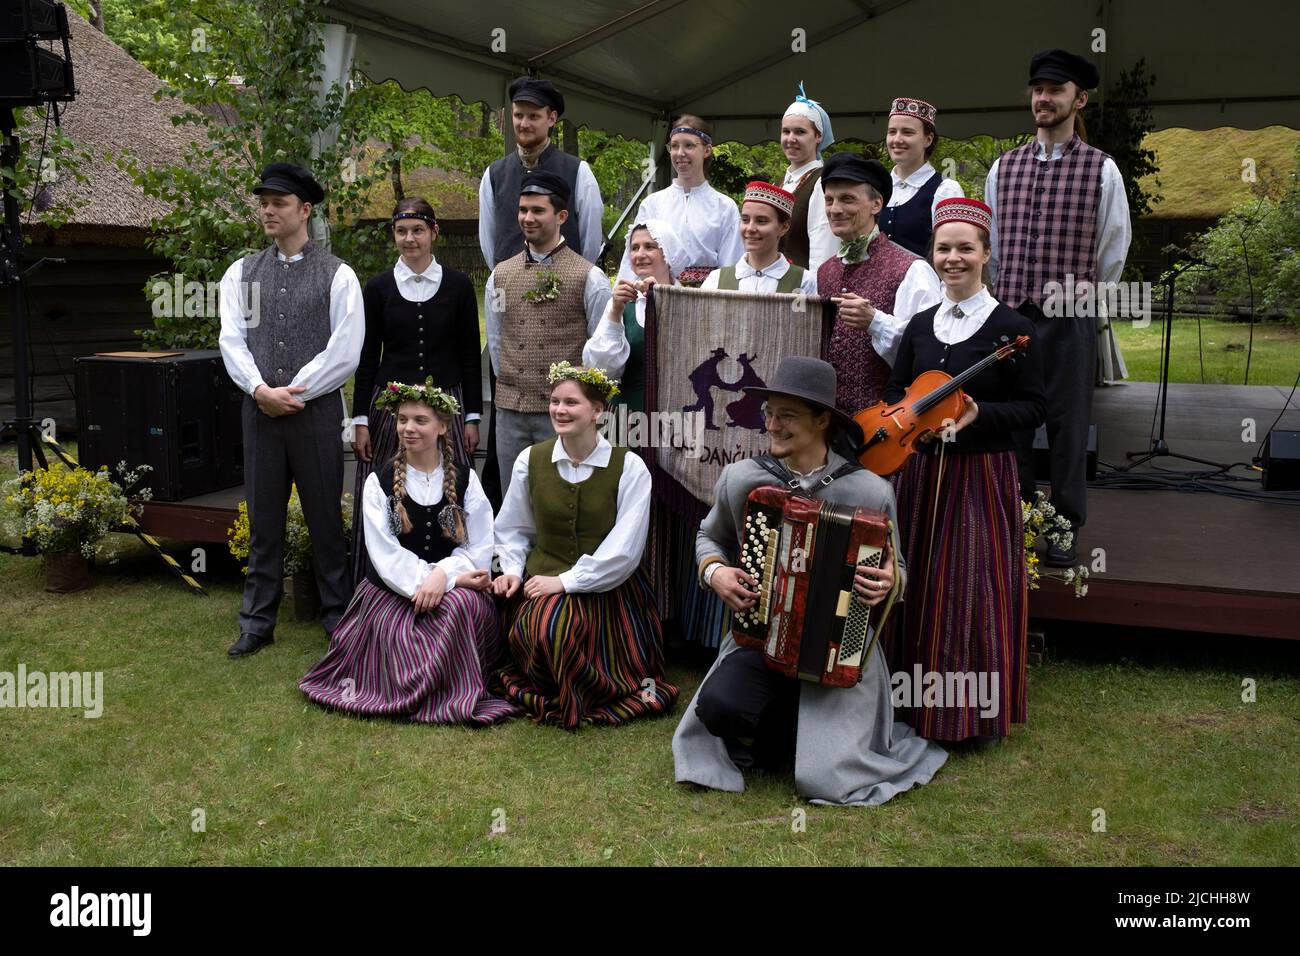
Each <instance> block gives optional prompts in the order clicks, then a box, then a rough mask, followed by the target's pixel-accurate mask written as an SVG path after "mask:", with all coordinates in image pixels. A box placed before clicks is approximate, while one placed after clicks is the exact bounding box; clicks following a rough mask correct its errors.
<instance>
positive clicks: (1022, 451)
mask: <svg viewBox="0 0 1300 956" xmlns="http://www.w3.org/2000/svg"><path fill="white" fill-rule="evenodd" d="M1016 311H1017V312H1019V313H1020V314H1021V315H1023V316H1025V317H1027V318H1028V319H1029V320H1030V321H1031V322H1033V323H1034V339H1035V341H1034V347H1035V348H1036V349H1038V354H1039V356H1040V357H1041V361H1042V368H1043V390H1044V391H1045V392H1046V393H1047V443H1048V446H1049V447H1048V460H1049V462H1050V463H1051V481H1052V498H1051V500H1052V505H1053V507H1055V508H1056V510H1057V512H1058V513H1059V514H1061V515H1063V516H1064V517H1065V518H1067V519H1069V522H1070V524H1071V526H1072V527H1073V528H1074V529H1075V530H1076V531H1077V530H1078V529H1079V528H1082V527H1083V524H1084V522H1085V521H1087V519H1088V480H1087V473H1088V424H1089V422H1090V421H1091V420H1092V390H1093V387H1094V380H1095V376H1096V370H1097V321H1096V319H1093V318H1091V317H1087V318H1085V317H1078V316H1057V317H1048V316H1045V315H1043V313H1042V310H1041V309H1039V308H1038V307H1037V306H1036V305H1034V304H1033V303H1032V302H1028V301H1026V302H1025V303H1023V304H1022V305H1020V306H1019V307H1018V308H1017V309H1016ZM1013 437H1014V439H1015V443H1016V463H1017V465H1018V466H1019V471H1020V494H1021V497H1023V498H1024V499H1025V500H1026V501H1033V499H1034V487H1035V482H1034V429H1032V428H1026V429H1023V430H1021V431H1018V432H1015V433H1014V436H1013Z"/></svg>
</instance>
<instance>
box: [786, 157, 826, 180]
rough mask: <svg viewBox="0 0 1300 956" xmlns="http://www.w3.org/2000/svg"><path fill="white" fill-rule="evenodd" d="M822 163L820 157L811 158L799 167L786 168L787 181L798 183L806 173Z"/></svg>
mask: <svg viewBox="0 0 1300 956" xmlns="http://www.w3.org/2000/svg"><path fill="white" fill-rule="evenodd" d="M821 164H822V161H821V160H820V159H810V160H809V161H808V162H806V163H804V164H803V165H802V166H800V167H799V168H798V169H790V170H786V174H785V181H786V182H787V183H797V182H798V181H799V180H801V179H803V177H804V174H806V173H808V172H810V171H812V170H814V169H817V168H818V167H820V166H821Z"/></svg>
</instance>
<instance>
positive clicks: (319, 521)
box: [239, 392, 362, 637]
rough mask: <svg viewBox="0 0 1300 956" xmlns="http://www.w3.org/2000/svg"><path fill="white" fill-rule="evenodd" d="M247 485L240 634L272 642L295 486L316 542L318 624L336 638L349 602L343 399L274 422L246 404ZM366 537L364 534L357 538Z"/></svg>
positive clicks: (313, 404) (315, 403) (322, 401)
mask: <svg viewBox="0 0 1300 956" xmlns="http://www.w3.org/2000/svg"><path fill="white" fill-rule="evenodd" d="M243 424H244V483H245V494H246V497H247V499H248V528H249V544H248V578H247V580H246V581H245V582H244V606H243V608H242V609H241V610H240V612H239V630H240V633H245V634H256V635H258V636H261V637H267V636H270V635H271V633H272V632H273V631H274V630H275V620H276V613H277V612H278V611H279V608H280V598H281V597H283V596H284V534H285V521H286V517H287V514H288V505H289V490H290V486H291V485H297V487H298V498H299V500H300V501H301V502H302V513H303V517H304V518H305V519H306V521H307V530H308V533H309V534H310V535H311V560H312V568H313V569H314V571H315V573H316V586H317V588H318V589H319V590H320V622H321V625H322V626H323V627H324V628H325V630H326V631H333V630H334V627H335V626H336V625H337V624H338V622H339V619H340V618H341V617H343V611H344V610H345V609H346V608H347V605H348V601H349V600H350V599H351V597H352V575H351V570H350V569H349V567H348V560H347V546H346V543H345V541H344V538H343V517H342V510H341V507H340V504H339V500H340V498H341V497H342V495H343V401H342V398H341V397H340V394H339V393H338V392H331V393H330V394H329V395H325V396H322V397H321V398H316V399H312V400H311V401H310V402H308V403H307V406H306V407H305V408H304V409H303V410H302V411H300V412H296V413H295V414H293V415H284V416H282V417H280V418H272V417H271V416H269V415H264V414H262V412H260V411H259V410H258V408H257V403H256V402H254V401H253V399H252V398H249V397H247V396H246V397H245V398H244V407H243ZM353 533H354V534H361V533H362V531H361V529H360V528H357V529H355V530H354V532H353Z"/></svg>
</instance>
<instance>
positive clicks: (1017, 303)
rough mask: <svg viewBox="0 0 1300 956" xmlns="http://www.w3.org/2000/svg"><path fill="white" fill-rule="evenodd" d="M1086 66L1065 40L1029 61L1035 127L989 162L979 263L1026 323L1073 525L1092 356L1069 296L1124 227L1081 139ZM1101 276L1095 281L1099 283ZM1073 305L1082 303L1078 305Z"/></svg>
mask: <svg viewBox="0 0 1300 956" xmlns="http://www.w3.org/2000/svg"><path fill="white" fill-rule="evenodd" d="M1098 79H1099V77H1098V74H1097V68H1096V67H1095V66H1094V65H1093V64H1092V63H1091V62H1090V61H1088V60H1086V59H1084V58H1083V57H1081V56H1077V55H1075V54H1073V53H1068V52H1066V51H1065V50H1046V51H1044V52H1042V53H1038V54H1035V56H1034V57H1033V59H1032V60H1031V62H1030V65H1029V96H1030V108H1031V109H1032V110H1033V115H1034V123H1035V125H1036V126H1037V128H1038V135H1037V136H1036V137H1035V139H1034V140H1033V141H1032V142H1030V143H1027V144H1026V145H1024V146H1021V147H1018V148H1017V149H1013V150H1009V151H1008V152H1006V153H1003V154H1002V156H1001V157H999V158H998V160H997V161H996V162H994V164H993V166H992V168H990V169H989V175H988V179H987V180H986V182H985V184H984V201H985V202H986V203H988V205H989V206H990V207H991V208H992V209H993V228H992V230H990V233H989V239H990V242H991V245H992V257H991V258H990V260H989V264H988V275H989V277H990V278H991V279H992V280H993V282H994V287H993V295H994V296H995V297H996V298H997V299H998V300H999V301H1000V302H1002V303H1003V304H1005V305H1009V306H1011V307H1012V308H1014V309H1016V310H1017V311H1018V312H1020V313H1021V314H1023V315H1025V316H1027V317H1029V319H1030V320H1031V321H1032V322H1033V323H1034V329H1035V331H1036V333H1037V334H1036V337H1037V339H1038V341H1039V345H1038V349H1039V355H1041V356H1042V357H1043V378H1044V384H1045V385H1046V389H1047V439H1048V443H1049V445H1050V456H1049V457H1050V461H1051V481H1052V504H1053V505H1054V506H1055V507H1056V510H1057V511H1058V512H1059V513H1060V514H1062V515H1063V516H1064V517H1066V518H1067V519H1069V521H1070V524H1071V526H1072V527H1073V528H1074V530H1075V532H1076V534H1077V532H1078V530H1079V528H1081V527H1082V526H1083V523H1084V521H1085V520H1087V516H1088V500H1087V493H1088V492H1087V482H1086V478H1085V474H1086V458H1087V441H1088V424H1089V420H1090V418H1091V417H1092V389H1093V381H1094V372H1095V368H1096V364H1097V337H1098V332H1097V322H1096V319H1095V318H1094V316H1093V310H1092V308H1091V306H1088V307H1086V308H1080V309H1078V310H1076V309H1075V308H1074V307H1073V305H1074V302H1076V301H1078V300H1079V299H1081V298H1083V297H1084V296H1085V295H1088V294H1089V293H1091V295H1092V296H1093V297H1094V298H1093V302H1096V301H1098V300H1104V298H1105V297H1104V296H1103V295H1099V292H1100V290H1101V288H1104V287H1105V284H1106V283H1112V282H1117V281H1118V280H1119V278H1120V274H1121V273H1122V272H1123V270H1124V259H1125V257H1126V256H1127V255H1128V246H1129V240H1130V239H1131V237H1132V227H1131V225H1130V222H1129V209H1128V200H1127V197H1126V194H1125V191H1124V181H1123V179H1122V178H1121V177H1120V173H1119V167H1117V166H1116V165H1115V161H1114V160H1113V159H1111V158H1110V157H1109V156H1107V155H1106V154H1105V153H1103V152H1102V151H1101V150H1099V149H1094V148H1093V147H1091V146H1089V145H1088V144H1087V143H1085V142H1084V141H1083V140H1082V138H1081V137H1080V135H1079V131H1078V130H1079V129H1081V128H1082V118H1080V117H1079V116H1078V114H1079V112H1080V111H1081V110H1082V109H1083V107H1084V105H1085V104H1086V103H1087V102H1088V90H1090V89H1092V88H1094V87H1096V86H1097V83H1098ZM1099 287H1100V288H1099ZM1079 312H1082V313H1083V314H1082V315H1079V314H1078V313H1079ZM1016 446H1017V447H1016V453H1017V457H1018V459H1019V464H1020V490H1021V494H1022V495H1023V496H1024V497H1025V498H1026V499H1027V500H1032V499H1033V495H1034V465H1033V449H1034V434H1033V431H1032V430H1026V431H1024V432H1021V433H1019V434H1017V436H1016ZM1045 560H1046V563H1047V564H1048V565H1050V566H1052V567H1070V566H1072V565H1073V564H1074V562H1075V553H1074V548H1073V547H1070V548H1068V549H1067V548H1060V547H1058V546H1056V545H1052V546H1051V547H1050V548H1049V549H1048V553H1047V557H1046V559H1045Z"/></svg>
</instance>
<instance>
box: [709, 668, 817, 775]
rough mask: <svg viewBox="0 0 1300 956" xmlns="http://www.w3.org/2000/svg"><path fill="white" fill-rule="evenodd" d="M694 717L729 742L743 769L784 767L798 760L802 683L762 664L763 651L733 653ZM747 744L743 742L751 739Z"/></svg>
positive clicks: (713, 678)
mask: <svg viewBox="0 0 1300 956" xmlns="http://www.w3.org/2000/svg"><path fill="white" fill-rule="evenodd" d="M695 715H696V716H697V717H699V718H700V722H701V723H703V724H704V726H705V729H707V730H708V732H709V733H711V734H713V736H715V737H721V738H722V739H723V740H724V741H726V744H727V750H728V752H729V753H730V754H731V758H732V760H733V761H734V762H735V763H736V765H737V766H739V767H741V769H745V768H746V767H747V766H753V765H758V766H761V767H764V768H768V769H779V768H781V767H784V766H789V765H791V764H793V762H794V749H795V741H796V734H797V731H798V728H799V681H798V679H797V678H794V677H786V676H785V675H784V674H780V673H777V672H776V671H774V670H772V669H771V668H770V667H768V666H767V665H766V664H765V663H763V652H762V651H760V650H756V649H754V648H749V647H742V648H740V649H739V650H736V651H733V652H732V653H730V654H728V655H727V657H726V658H725V659H724V660H723V661H722V663H720V664H719V665H718V668H717V670H715V671H714V672H713V673H712V674H710V675H709V677H708V679H707V680H705V682H704V685H703V686H702V687H701V688H700V696H699V700H697V701H696V703H695ZM751 740H752V742H753V743H752V745H751V744H749V743H742V741H751Z"/></svg>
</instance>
